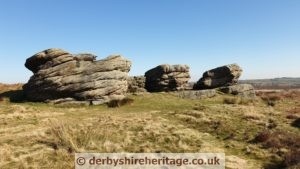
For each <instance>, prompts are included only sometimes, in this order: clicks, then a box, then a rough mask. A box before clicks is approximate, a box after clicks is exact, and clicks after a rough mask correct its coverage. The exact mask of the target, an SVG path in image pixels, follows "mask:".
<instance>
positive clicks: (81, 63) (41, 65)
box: [23, 49, 131, 103]
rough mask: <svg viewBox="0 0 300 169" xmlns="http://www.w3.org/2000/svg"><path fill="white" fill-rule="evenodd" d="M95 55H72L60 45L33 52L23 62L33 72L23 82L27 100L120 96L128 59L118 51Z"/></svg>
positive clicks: (105, 100)
mask: <svg viewBox="0 0 300 169" xmlns="http://www.w3.org/2000/svg"><path fill="white" fill-rule="evenodd" d="M95 59H96V56H95V55H93V54H78V55H72V54H70V53H68V52H66V51H64V50H61V49H48V50H45V51H42V52H39V53H37V54H35V55H33V56H32V57H30V58H28V59H27V60H26V63H25V66H26V67H27V68H28V69H29V70H31V71H32V72H33V73H34V75H33V76H32V77H31V78H30V80H29V81H28V83H27V84H26V85H24V86H23V89H24V92H25V96H26V98H27V99H28V100H31V101H46V100H57V99H62V98H73V99H75V100H77V101H86V100H89V101H94V102H95V101H96V102H101V103H102V102H103V103H105V102H108V101H109V100H111V99H122V98H124V95H125V93H126V91H127V77H128V75H127V74H128V71H129V70H130V67H131V62H130V61H128V60H127V59H125V58H123V57H121V56H120V55H112V56H109V57H107V58H105V59H103V60H99V61H96V60H95Z"/></svg>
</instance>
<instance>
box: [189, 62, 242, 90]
mask: <svg viewBox="0 0 300 169" xmlns="http://www.w3.org/2000/svg"><path fill="white" fill-rule="evenodd" d="M242 71H243V70H242V69H241V68H240V67H239V66H238V65H237V64H230V65H225V66H221V67H218V68H215V69H212V70H209V71H206V72H204V73H203V76H202V78H201V79H199V81H198V82H197V83H196V84H195V85H194V89H195V90H199V89H213V88H217V87H222V86H229V85H234V84H237V82H238V79H239V77H240V76H241V74H242Z"/></svg>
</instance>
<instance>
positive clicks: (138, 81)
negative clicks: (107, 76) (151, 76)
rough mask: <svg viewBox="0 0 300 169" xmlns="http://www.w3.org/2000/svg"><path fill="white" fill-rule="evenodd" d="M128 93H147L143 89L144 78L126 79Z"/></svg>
mask: <svg viewBox="0 0 300 169" xmlns="http://www.w3.org/2000/svg"><path fill="white" fill-rule="evenodd" d="M127 82H128V91H127V92H128V93H142V92H147V90H146V89H145V82H146V78H145V76H132V77H128V80H127Z"/></svg>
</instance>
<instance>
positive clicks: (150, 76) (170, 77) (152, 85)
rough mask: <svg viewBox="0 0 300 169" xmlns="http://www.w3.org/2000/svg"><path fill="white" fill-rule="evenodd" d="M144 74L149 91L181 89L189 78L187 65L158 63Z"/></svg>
mask: <svg viewBox="0 0 300 169" xmlns="http://www.w3.org/2000/svg"><path fill="white" fill-rule="evenodd" d="M145 76H146V84H145V87H146V89H147V91H149V92H162V91H176V90H182V89H184V88H185V87H186V85H187V82H188V81H189V79H190V74H189V67H188V66H187V65H159V66H157V67H155V68H153V69H151V70H148V71H147V72H146V73H145Z"/></svg>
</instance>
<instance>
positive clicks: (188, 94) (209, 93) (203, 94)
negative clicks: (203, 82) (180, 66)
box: [177, 89, 217, 99]
mask: <svg viewBox="0 0 300 169" xmlns="http://www.w3.org/2000/svg"><path fill="white" fill-rule="evenodd" d="M216 94H217V92H216V90H215V89H207V90H186V91H178V92H177V95H178V96H179V97H180V98H184V99H204V98H210V97H214V96H216Z"/></svg>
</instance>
